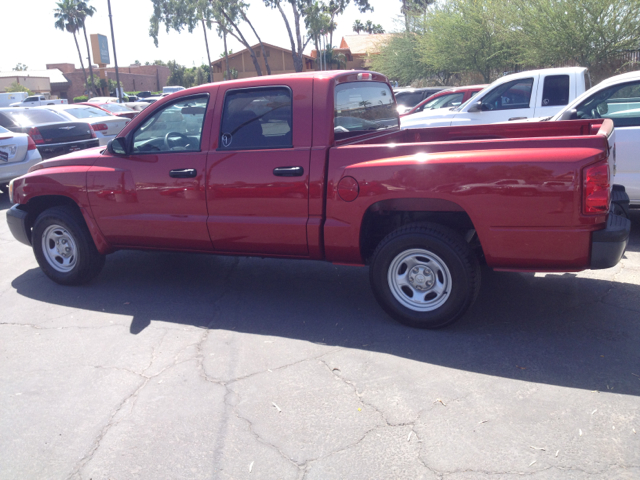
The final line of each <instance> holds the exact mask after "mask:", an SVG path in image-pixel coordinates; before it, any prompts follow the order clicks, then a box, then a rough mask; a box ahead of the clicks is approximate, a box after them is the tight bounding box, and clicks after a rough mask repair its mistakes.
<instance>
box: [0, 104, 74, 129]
mask: <svg viewBox="0 0 640 480" xmlns="http://www.w3.org/2000/svg"><path fill="white" fill-rule="evenodd" d="M3 113H4V114H6V115H8V116H10V117H11V120H13V121H14V123H15V124H16V125H20V126H21V127H26V126H29V125H38V124H41V123H57V122H68V120H67V119H66V118H65V117H63V116H62V115H60V114H58V113H56V112H52V111H51V110H45V109H40V108H38V109H36V108H31V109H27V108H24V109H16V110H4V111H3Z"/></svg>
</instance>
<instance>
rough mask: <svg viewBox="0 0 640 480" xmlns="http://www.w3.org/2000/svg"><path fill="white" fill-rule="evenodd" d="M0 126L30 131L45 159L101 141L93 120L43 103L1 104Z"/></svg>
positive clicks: (23, 131) (19, 130)
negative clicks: (76, 117) (30, 105)
mask: <svg viewBox="0 0 640 480" xmlns="http://www.w3.org/2000/svg"><path fill="white" fill-rule="evenodd" d="M0 126H2V127H4V128H6V129H7V130H11V131H12V132H17V133H26V134H28V135H29V136H30V137H31V138H32V139H33V141H34V142H35V144H36V147H37V148H38V152H40V156H41V157H42V158H45V159H46V158H52V157H57V156H58V155H64V154H65V153H69V152H75V151H78V150H84V149H86V148H91V147H97V146H98V145H99V140H98V139H97V137H96V132H95V131H94V130H93V128H92V127H91V125H90V124H88V123H86V122H80V121H77V120H75V121H70V120H69V119H68V118H67V117H65V116H63V115H60V114H59V113H58V112H54V111H51V110H47V109H44V108H42V107H35V108H24V107H21V108H11V107H9V108H0Z"/></svg>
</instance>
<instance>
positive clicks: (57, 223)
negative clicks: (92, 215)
mask: <svg viewBox="0 0 640 480" xmlns="http://www.w3.org/2000/svg"><path fill="white" fill-rule="evenodd" d="M31 243H32V245H33V252H34V254H35V256H36V260H37V261H38V264H39V265H40V268H41V269H42V271H43V272H44V273H45V274H46V275H47V276H48V277H49V278H50V279H51V280H53V281H54V282H56V283H59V284H61V285H80V284H83V283H87V282H88V281H90V280H91V279H93V278H94V277H96V276H97V275H98V274H99V273H100V271H101V270H102V267H103V266H104V260H105V256H104V255H101V254H100V253H99V252H98V250H97V249H96V246H95V244H94V243H93V239H92V238H91V234H90V233H89V229H88V228H87V226H86V224H85V223H84V220H83V219H82V217H81V216H80V214H79V213H77V212H76V211H75V210H73V209H72V208H71V207H64V206H63V207H53V208H50V209H48V210H45V211H44V212H42V213H41V214H40V215H39V216H38V218H37V219H36V222H35V224H34V226H33V234H32V238H31Z"/></svg>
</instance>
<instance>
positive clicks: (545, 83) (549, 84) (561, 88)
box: [534, 74, 576, 117]
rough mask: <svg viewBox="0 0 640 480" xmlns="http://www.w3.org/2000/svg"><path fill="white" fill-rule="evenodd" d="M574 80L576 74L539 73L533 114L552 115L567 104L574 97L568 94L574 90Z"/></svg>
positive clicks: (538, 115)
mask: <svg viewBox="0 0 640 480" xmlns="http://www.w3.org/2000/svg"><path fill="white" fill-rule="evenodd" d="M575 81H576V75H571V76H570V75H568V74H565V75H541V76H540V81H539V82H538V96H537V101H536V110H535V113H534V116H535V117H552V116H554V115H555V114H556V113H558V112H559V111H560V110H562V108H563V107H564V106H566V105H569V101H570V100H573V98H575V97H573V98H572V96H571V94H570V92H575V90H576V85H575ZM571 83H573V85H571Z"/></svg>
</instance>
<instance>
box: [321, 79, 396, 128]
mask: <svg viewBox="0 0 640 480" xmlns="http://www.w3.org/2000/svg"><path fill="white" fill-rule="evenodd" d="M334 108H335V111H334V125H333V126H334V128H333V131H334V134H335V139H336V140H341V139H343V138H348V137H352V136H355V135H361V134H363V133H368V132H372V131H376V130H386V129H388V128H393V127H398V126H399V125H400V118H399V116H398V111H397V109H396V105H395V102H394V101H393V95H392V93H391V89H390V88H389V86H388V85H387V84H386V83H381V82H367V83H364V82H350V83H341V84H340V85H337V86H336V89H335V99H334Z"/></svg>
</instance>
